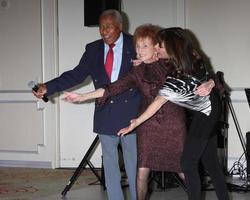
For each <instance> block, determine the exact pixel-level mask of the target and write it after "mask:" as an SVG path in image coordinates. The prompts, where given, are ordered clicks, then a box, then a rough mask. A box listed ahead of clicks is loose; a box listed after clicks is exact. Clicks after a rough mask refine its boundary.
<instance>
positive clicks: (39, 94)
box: [32, 83, 47, 99]
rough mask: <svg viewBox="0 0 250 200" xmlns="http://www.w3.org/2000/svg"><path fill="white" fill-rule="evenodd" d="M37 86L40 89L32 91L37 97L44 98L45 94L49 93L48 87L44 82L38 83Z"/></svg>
mask: <svg viewBox="0 0 250 200" xmlns="http://www.w3.org/2000/svg"><path fill="white" fill-rule="evenodd" d="M37 87H38V90H37V91H36V92H35V91H34V90H32V93H33V94H34V96H35V97H37V98H39V99H42V98H43V96H44V95H45V94H46V93H47V87H46V85H45V84H43V83H40V84H38V85H37Z"/></svg>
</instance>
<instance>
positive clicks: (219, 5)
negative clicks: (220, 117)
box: [186, 0, 250, 166]
mask: <svg viewBox="0 0 250 200" xmlns="http://www.w3.org/2000/svg"><path fill="white" fill-rule="evenodd" d="M249 9H250V1H248V0H238V1H234V0H209V1H207V0H199V1H197V0H186V26H187V28H189V29H191V30H192V31H193V32H194V34H195V35H196V36H197V38H198V39H199V42H200V45H201V47H202V49H203V50H204V52H205V53H206V54H207V56H208V57H209V59H210V62H211V64H212V66H213V67H214V69H215V71H218V70H219V71H223V72H224V78H225V81H226V82H227V84H228V85H229V86H230V87H231V88H232V90H233V91H232V93H231V99H232V103H233V107H234V110H235V112H236V117H237V120H238V123H239V125H240V128H241V132H242V134H243V136H244V137H245V134H246V132H248V131H250V123H249V122H250V121H249V119H250V109H249V105H248V103H247V100H246V95H245V93H244V91H243V90H242V89H243V88H244V87H247V88H250V81H249V80H250V79H249V77H250V67H249V66H250V39H249V35H250V25H249V19H250V12H249ZM229 118H230V119H229V132H228V139H229V142H228V159H229V164H228V165H229V166H231V165H232V163H233V162H234V161H236V160H237V159H238V158H239V157H240V155H241V154H242V152H243V150H242V146H241V144H240V139H239V136H238V133H237V131H236V127H235V124H234V121H233V120H232V116H231V115H230V116H229Z"/></svg>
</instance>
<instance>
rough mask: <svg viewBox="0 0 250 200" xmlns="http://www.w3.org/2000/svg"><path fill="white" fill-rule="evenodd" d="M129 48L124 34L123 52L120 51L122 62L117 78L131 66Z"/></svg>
mask: <svg viewBox="0 0 250 200" xmlns="http://www.w3.org/2000/svg"><path fill="white" fill-rule="evenodd" d="M130 49H131V47H130V46H129V42H128V41H127V37H126V35H125V34H124V35H123V50H122V62H121V68H120V72H119V76H118V78H121V76H122V75H123V74H124V73H126V72H128V71H129V69H130V67H131V65H132V62H131V61H132V57H133V55H132V54H133V53H132V52H131V51H130Z"/></svg>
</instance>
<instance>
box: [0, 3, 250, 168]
mask: <svg viewBox="0 0 250 200" xmlns="http://www.w3.org/2000/svg"><path fill="white" fill-rule="evenodd" d="M37 1H38V2H40V3H41V4H42V5H43V4H44V3H45V4H46V5H47V6H48V7H45V8H43V9H42V10H43V11H45V12H47V11H46V10H48V13H49V15H43V17H44V19H45V21H43V20H42V21H41V23H42V28H45V29H44V30H45V31H43V32H42V34H43V35H42V36H44V37H43V38H44V39H45V41H48V43H46V44H47V46H45V47H43V48H42V49H43V51H42V55H46V56H45V57H44V56H43V57H41V59H44V60H43V61H44V62H45V65H44V66H47V67H45V68H43V70H44V71H42V74H41V76H42V78H43V79H44V80H49V79H50V78H51V77H55V76H57V75H58V74H61V73H62V72H63V71H65V70H69V69H71V68H72V67H74V66H75V65H77V64H78V62H79V59H80V57H81V55H82V53H83V52H84V48H85V45H86V44H87V43H88V42H90V41H93V40H95V39H98V38H99V32H98V28H96V27H91V28H90V27H84V5H83V2H84V1H83V0H70V1H69V0H58V25H59V26H58V36H59V37H58V65H57V63H56V62H54V61H53V58H52V61H51V57H53V56H52V55H53V54H54V53H57V51H55V49H54V47H53V45H50V46H49V44H53V43H52V42H53V37H55V38H56V35H53V34H54V32H53V31H54V30H53V24H52V23H53V20H52V21H51V20H49V18H48V16H50V17H51V19H53V15H54V17H57V9H56V8H53V7H51V6H50V3H48V2H50V1H48V0H40V1H39V0H37ZM9 2H10V3H11V4H14V3H15V1H11V0H9ZM22 3H23V4H22V5H23V6H24V7H25V4H29V1H28V0H22ZM29 5H30V4H29ZM249 8H250V1H248V0H238V1H234V0H209V1H207V0H199V1H197V0H154V1H153V3H152V0H123V3H122V10H123V11H124V12H125V13H126V14H127V16H128V17H129V32H130V33H133V31H134V29H135V28H136V27H137V26H138V25H140V24H143V23H154V24H158V25H161V26H164V27H169V26H182V27H186V28H189V29H191V30H192V31H193V32H194V34H195V35H196V37H197V38H198V40H199V42H200V44H201V47H202V49H203V50H204V52H205V53H206V54H207V56H208V57H209V58H210V61H211V64H212V65H213V67H214V68H215V70H216V71H217V70H220V71H223V72H224V73H225V79H226V81H227V83H228V84H229V86H230V87H232V88H233V89H234V91H233V92H232V99H233V105H234V106H235V110H236V114H237V117H238V120H239V124H240V127H241V128H242V132H243V134H245V133H246V132H247V131H249V130H250V125H249V115H250V109H249V106H248V105H247V102H246V99H245V96H244V93H243V92H242V91H241V89H242V88H243V87H250V83H249V78H248V77H249V75H250V67H249V63H250V61H249V58H250V55H249V54H250V49H249V48H250V45H249V43H250V41H249V35H250V34H249V33H250V26H249V23H248V21H247V20H248V19H249V17H250V16H249V15H250V14H249ZM51 9H52V14H51ZM0 12H3V11H2V10H1V9H0ZM12 17H13V18H15V17H17V15H15V14H13V16H12ZM45 22H46V23H45ZM3 23H6V21H5V22H3ZM46 24H47V25H46ZM50 24H51V26H50ZM16 25H19V24H16ZM49 27H50V28H49ZM51 34H52V35H51ZM22 37H24V35H20V38H22ZM51 38H52V42H50V41H51ZM23 47H24V45H23V44H21V43H20V46H19V48H23ZM47 47H48V48H47ZM44 50H45V51H44ZM5 52H6V50H5V47H3V46H2V45H1V46H0V53H1V55H3V53H5ZM55 57H56V56H55ZM7 58H8V55H7ZM9 59H12V57H11V56H10V57H9ZM39 59H40V58H38V59H36V60H37V63H38V62H39V65H40V62H41V61H39ZM6 61H8V59H7V60H6ZM2 67H3V65H2V61H1V69H0V72H1V75H0V77H1V76H3V75H2V74H3V73H5V71H6V70H5V69H3V68H2ZM33 70H34V69H33ZM31 72H32V73H33V72H34V71H32V70H31ZM35 72H36V71H35ZM35 72H34V73H35ZM31 76H32V77H31V78H30V79H34V78H35V77H33V75H31ZM3 80H4V82H5V83H6V84H7V83H8V81H9V80H8V79H6V77H5V79H3ZM41 80H42V79H41ZM2 82H3V81H2ZM19 82H25V83H22V84H21V85H23V86H26V84H27V82H26V81H19ZM6 84H5V85H4V87H3V88H8V86H7V85H6ZM83 85H85V87H82V88H76V90H78V91H80V92H84V91H89V90H92V89H93V85H92V83H91V82H90V81H88V80H87V81H86V82H85V83H84V84H83ZM11 86H12V85H10V87H11ZM14 86H15V85H14ZM14 86H13V87H14ZM0 87H1V79H0ZM10 87H9V88H10ZM15 87H16V86H15ZM4 95H5V94H3V93H0V101H1V100H2V101H5V98H6V96H4ZM29 98H31V99H32V100H34V99H33V98H32V97H31V96H29ZM8 99H10V100H11V99H12V100H13V99H14V97H13V98H12V96H8ZM56 100H57V101H56V103H55V104H53V103H48V104H46V105H45V109H47V111H46V112H45V113H46V114H47V123H48V124H47V125H46V127H45V128H46V129H47V130H48V132H47V134H46V135H45V137H44V138H45V141H46V142H47V143H46V144H48V148H47V149H46V150H42V151H40V152H38V153H37V155H35V156H30V155H29V156H27V155H26V154H13V153H12V152H3V151H1V146H0V160H7V159H10V160H11V161H14V162H15V161H19V160H24V161H25V159H26V160H28V161H35V162H39V161H40V160H42V161H46V162H51V163H52V165H51V166H52V167H55V166H56V167H67V166H68V167H70V166H77V165H78V163H79V161H80V160H81V159H82V157H83V155H84V153H85V152H86V150H87V149H88V148H89V146H90V144H91V142H92V141H93V139H94V137H95V134H93V133H92V117H93V108H94V106H93V104H92V103H88V104H83V105H71V104H67V103H64V102H62V101H61V100H60V99H59V98H57V99H56ZM57 106H58V107H59V109H58V110H57V111H56V107H57ZM11 112H13V111H12V110H10V113H11ZM57 115H58V116H59V120H58V121H56V119H55V116H57ZM3 117H4V116H3ZM57 127H58V129H57ZM5 129H6V131H5V130H3V131H5V133H4V134H6V133H7V132H8V131H9V130H10V129H8V126H6V127H5ZM12 132H13V131H12ZM56 134H58V135H59V136H60V137H56ZM12 139H13V140H15V139H16V138H15V136H13V138H12ZM51 140H52V142H51ZM54 140H57V141H54ZM5 145H6V144H5ZM57 145H60V151H59V152H57V149H58V148H57ZM241 153H242V148H241V145H240V143H239V138H238V135H237V132H236V129H235V127H234V123H233V121H232V120H231V119H230V128H229V161H230V163H231V164H232V162H233V161H234V160H236V159H238V157H239V156H240V154H241ZM20 155H21V156H20ZM100 156H101V151H100V148H98V149H97V150H96V152H95V155H94V157H93V163H94V165H96V166H100ZM57 159H58V162H56V161H57ZM231 164H230V165H231Z"/></svg>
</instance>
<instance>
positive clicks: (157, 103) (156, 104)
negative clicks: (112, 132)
mask: <svg viewBox="0 0 250 200" xmlns="http://www.w3.org/2000/svg"><path fill="white" fill-rule="evenodd" d="M166 102H167V99H166V98H164V97H163V96H157V97H156V98H155V99H154V101H153V102H152V103H151V104H150V105H149V106H148V108H147V109H146V110H145V111H144V113H142V114H141V115H140V116H139V117H138V118H136V119H133V120H131V122H130V125H129V126H128V127H126V128H123V129H121V130H120V131H119V132H118V133H117V135H119V136H123V135H126V134H128V133H129V132H131V131H132V130H133V129H135V128H136V127H137V126H139V125H140V124H142V123H143V122H145V121H146V120H148V119H149V118H150V117H152V116H153V115H154V114H155V113H156V112H157V111H158V110H159V109H160V108H161V107H162V105H163V104H165V103H166Z"/></svg>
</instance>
